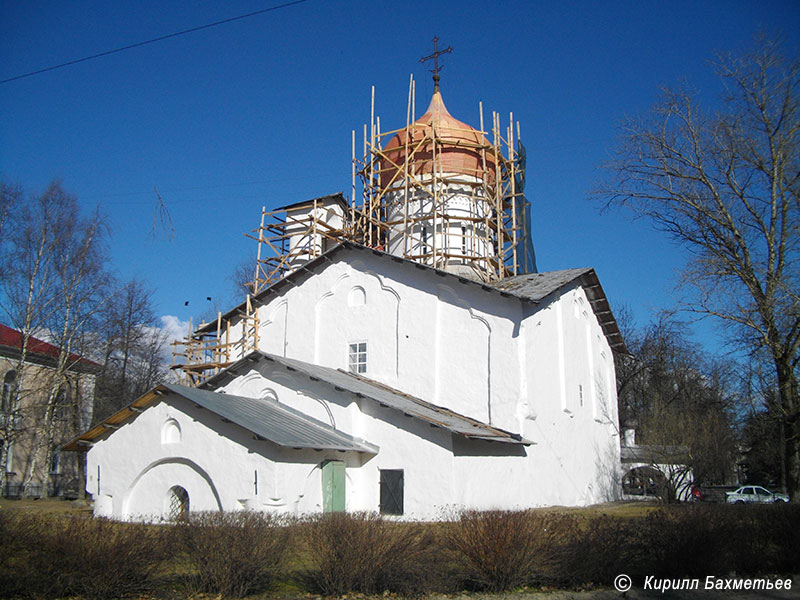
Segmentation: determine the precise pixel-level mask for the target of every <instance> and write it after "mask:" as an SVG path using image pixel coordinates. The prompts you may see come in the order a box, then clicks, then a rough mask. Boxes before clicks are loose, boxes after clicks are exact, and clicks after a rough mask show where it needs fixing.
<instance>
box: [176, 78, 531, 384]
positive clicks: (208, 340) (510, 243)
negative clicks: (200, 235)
mask: <svg viewBox="0 0 800 600" xmlns="http://www.w3.org/2000/svg"><path fill="white" fill-rule="evenodd" d="M479 108H480V129H479V130H475V129H473V128H469V129H468V130H467V129H465V130H464V131H463V133H465V134H467V133H468V134H470V135H472V136H473V138H474V140H475V141H474V142H469V141H464V140H463V139H459V142H458V144H459V148H460V149H465V150H467V151H469V152H471V153H472V154H473V155H477V156H480V160H479V161H478V162H477V166H476V168H475V169H474V170H473V171H471V172H468V173H466V175H467V177H464V176H463V175H464V172H463V171H462V172H461V173H460V174H459V175H456V176H454V175H453V174H452V173H448V172H447V171H446V170H445V168H444V167H443V165H442V163H441V162H440V161H441V157H442V156H443V154H444V153H445V152H446V151H447V150H448V149H452V145H451V146H448V144H452V140H451V139H450V138H448V136H446V135H444V136H443V135H440V132H439V130H438V129H437V127H435V126H433V127H430V128H429V130H428V131H427V133H425V135H423V136H422V137H419V136H416V137H415V138H414V139H413V140H412V139H411V137H412V136H410V135H405V141H404V147H402V148H398V147H397V146H395V148H394V150H393V151H388V150H387V148H386V146H387V143H388V141H389V140H391V139H392V138H393V137H394V136H395V135H398V134H400V133H402V132H409V131H410V129H411V128H412V127H414V123H415V121H416V119H415V116H414V112H415V83H414V79H413V77H412V78H411V79H410V81H409V92H408V106H407V111H406V125H405V128H402V129H395V130H391V131H385V132H384V131H382V130H381V122H380V117H377V116H376V115H375V89H374V87H373V89H372V99H371V113H370V123H369V125H364V128H363V129H364V139H363V147H362V154H361V156H360V157H359V156H356V134H355V131H353V134H352V171H351V180H352V181H351V186H352V193H351V197H350V202H349V203H348V201H347V200H346V199H345V198H344V196H343V195H342V194H335V195H332V196H323V197H321V198H315V199H313V200H309V201H306V202H300V203H297V204H292V205H289V206H284V207H281V208H279V209H275V210H270V211H268V210H266V208H265V207H262V210H261V222H260V224H259V227H258V228H256V229H254V230H252V231H251V232H250V233H246V234H245V235H246V236H247V237H250V238H251V239H254V240H256V241H257V242H258V251H257V256H256V264H255V270H254V277H253V281H252V282H250V284H249V288H250V292H251V294H252V296H253V297H255V296H257V295H258V294H259V293H260V292H262V291H263V290H265V289H267V288H268V287H269V286H270V285H272V284H273V283H275V282H276V281H278V280H280V279H282V278H283V277H285V276H286V275H288V274H289V273H290V272H292V271H293V270H295V269H297V268H298V267H300V266H302V265H303V264H305V263H306V262H308V261H310V260H313V259H315V258H317V257H318V256H320V255H321V254H322V253H324V252H325V251H326V250H327V249H328V248H330V247H332V246H333V245H335V244H336V243H338V242H340V241H351V242H356V243H359V244H362V245H365V246H368V247H370V248H375V249H378V250H383V251H387V252H388V251H390V252H392V253H393V254H396V255H399V256H402V257H403V258H405V259H408V260H412V261H415V262H420V263H423V264H426V265H429V266H432V267H435V268H437V269H444V270H447V269H450V268H451V267H453V266H454V265H458V266H461V267H463V266H464V265H467V266H468V267H469V269H470V275H469V276H471V277H473V278H475V279H477V280H479V281H482V282H485V283H492V282H496V281H499V280H502V279H504V278H505V277H509V276H514V275H519V274H522V273H524V272H526V270H527V269H528V268H529V266H528V265H529V264H530V263H529V262H528V261H525V260H523V258H524V257H523V256H522V255H523V254H524V252H525V248H526V244H529V241H530V237H529V236H530V231H529V223H528V219H527V212H526V210H525V209H526V206H527V201H526V200H525V196H524V190H523V182H524V167H525V165H524V154H523V153H520V152H519V151H518V150H517V145H518V144H519V135H520V134H519V132H520V128H519V123H516V122H515V121H514V117H513V114H510V115H509V124H508V125H507V126H506V127H505V128H502V127H501V123H500V116H499V115H498V114H497V113H492V123H491V131H489V132H487V131H485V130H484V119H483V106H482V105H479ZM464 127H468V126H466V125H465V126H464ZM450 133H451V134H452V133H453V131H452V128H450ZM456 133H457V134H458V133H459V132H456ZM461 137H468V136H466V135H465V136H461ZM490 139H491V141H490ZM398 154H399V155H402V161H399V162H398V161H397V160H396V157H397V156H398ZM423 162H424V163H425V165H424V168H421V166H422V164H421V163H423ZM451 186H457V187H458V189H459V192H458V193H459V198H460V199H461V200H462V201H463V200H464V199H466V201H467V203H472V204H474V207H475V210H474V211H472V213H471V216H470V215H466V216H465V214H464V213H463V211H462V212H460V213H459V214H454V212H453V210H452V206H451V203H450V202H449V200H448V198H449V197H448V194H447V190H448V189H450V188H451ZM423 197H424V198H425V199H426V200H425V201H426V202H427V206H429V207H430V209H429V210H427V211H426V212H425V214H419V210H415V209H413V205H414V203H417V204H416V207H417V209H418V207H419V202H420V198H423ZM415 212H416V214H415ZM454 224H462V225H465V226H463V227H461V232H463V233H459V227H458V226H455V227H454ZM466 225H470V226H469V227H467V226H466ZM454 229H455V233H452V231H453V230H454ZM442 231H444V232H447V236H448V238H449V242H448V243H447V244H446V245H439V244H438V243H437V239H441V236H437V235H436V232H442ZM425 232H434V235H433V236H431V237H430V238H428V239H425V238H426V233H425ZM452 238H456V240H457V241H456V243H453V240H452ZM390 246H392V247H391V248H390ZM475 248H480V249H482V251H480V252H476V251H475ZM468 249H470V250H471V251H467V250H468ZM258 326H259V320H258V310H257V307H256V304H255V302H254V301H253V300H252V299H251V295H248V296H247V300H246V302H245V303H244V304H243V305H242V307H241V310H239V311H237V312H236V313H234V314H229V316H225V317H223V316H222V315H221V314H218V315H217V319H216V322H215V323H213V322H212V323H201V325H200V326H199V327H198V328H197V329H196V330H194V329H192V326H191V321H190V327H189V330H190V331H189V335H188V336H187V337H186V338H184V339H183V340H181V341H176V342H173V346H174V350H173V366H172V368H173V369H174V370H175V371H176V373H177V374H178V377H179V379H180V380H181V381H182V382H183V383H184V384H186V385H198V384H200V383H202V382H203V381H205V380H206V379H208V378H209V377H211V376H213V375H214V374H216V373H217V372H219V371H220V370H221V369H224V368H225V367H227V366H229V365H230V364H232V363H233V362H234V361H236V360H238V359H239V358H241V357H242V356H244V355H245V354H247V353H248V352H250V351H252V350H255V349H258V347H259V337H258V335H259V333H258Z"/></svg>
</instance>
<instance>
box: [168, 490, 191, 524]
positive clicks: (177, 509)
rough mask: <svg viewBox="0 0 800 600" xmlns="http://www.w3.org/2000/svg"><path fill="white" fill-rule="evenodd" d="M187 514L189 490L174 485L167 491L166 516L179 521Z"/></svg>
mask: <svg viewBox="0 0 800 600" xmlns="http://www.w3.org/2000/svg"><path fill="white" fill-rule="evenodd" d="M188 516H189V492H187V491H186V490H185V489H184V488H182V487H181V486H179V485H174V486H172V487H171V488H170V489H169V492H167V518H168V519H169V520H171V521H179V520H181V519H185V518H187V517H188Z"/></svg>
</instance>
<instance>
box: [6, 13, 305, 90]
mask: <svg viewBox="0 0 800 600" xmlns="http://www.w3.org/2000/svg"><path fill="white" fill-rule="evenodd" d="M304 2H308V0H294V1H293V2H286V3H284V4H279V5H278V6H272V7H270V8H263V9H261V10H257V11H255V12H251V13H247V14H246V15H239V16H238V17H231V18H229V19H223V20H222V21H216V22H214V23H208V24H206V25H200V26H198V27H192V28H191V29H185V30H183V31H178V32H176V33H170V34H167V35H162V36H161V37H157V38H153V39H152V40H146V41H144V42H137V43H135V44H129V45H127V46H122V47H121V48H115V49H114V50H107V51H105V52H100V53H99V54H92V55H91V56H85V57H84V58H78V59H75V60H71V61H69V62H65V63H61V64H60V65H54V66H52V67H46V68H44V69H39V70H38V71H31V72H30V73H25V74H23V75H16V76H14V77H9V78H8V79H3V80H2V81H0V85H2V84H4V83H8V82H10V81H16V80H17V79H24V78H25V77H31V76H33V75H39V74H40V73H46V72H47V71H55V70H56V69H62V68H64V67H69V66H70V65H75V64H78V63H82V62H86V61H87V60H92V59H95V58H100V57H101V56H108V55H109V54H116V53H117V52H122V51H123V50H130V49H131V48H138V47H140V46H146V45H148V44H154V43H156V42H160V41H162V40H167V39H169V38H174V37H178V36H179V35H186V34H187V33H194V32H195V31H200V30H201V29H208V28H209V27H216V26H217V25H223V24H225V23H230V22H232V21H239V20H241V19H247V18H248V17H254V16H256V15H261V14H264V13H268V12H272V11H274V10H279V9H281V8H288V7H290V6H295V5H297V4H303V3H304Z"/></svg>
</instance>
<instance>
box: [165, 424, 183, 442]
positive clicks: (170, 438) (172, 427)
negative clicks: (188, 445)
mask: <svg viewBox="0 0 800 600" xmlns="http://www.w3.org/2000/svg"><path fill="white" fill-rule="evenodd" d="M180 442H181V426H180V425H179V424H178V422H177V421H176V420H175V419H167V421H166V422H165V423H164V426H163V427H162V428H161V443H162V444H180Z"/></svg>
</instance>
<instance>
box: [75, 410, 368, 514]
mask: <svg viewBox="0 0 800 600" xmlns="http://www.w3.org/2000/svg"><path fill="white" fill-rule="evenodd" d="M169 420H174V421H176V422H177V423H178V424H179V426H180V428H181V441H180V442H179V443H162V437H161V432H162V428H163V426H164V424H165V423H166V422H167V421H169ZM328 459H336V460H344V461H345V462H346V463H348V464H350V463H358V462H359V460H360V459H358V457H353V456H350V454H349V453H339V452H314V451H313V450H294V449H284V448H280V447H278V446H275V445H274V444H272V443H270V442H267V441H257V440H254V439H253V437H252V435H251V434H249V433H248V432H246V431H245V430H243V429H242V428H240V427H238V426H236V425H234V424H232V423H226V422H224V421H222V419H220V418H219V417H217V416H216V415H213V414H211V413H209V411H206V410H203V409H200V408H197V407H196V406H195V405H193V404H191V403H189V402H188V401H186V400H184V399H182V398H179V397H175V396H168V397H166V399H165V400H164V401H162V402H160V403H158V404H156V405H154V406H152V407H150V408H148V409H147V410H146V411H144V412H143V413H142V414H141V415H139V416H138V417H137V418H136V419H135V420H133V421H130V422H128V423H127V424H126V425H124V426H122V427H121V428H120V429H119V430H117V431H115V432H114V433H113V434H112V435H111V436H110V437H108V438H107V439H105V440H103V441H100V442H98V443H96V444H95V445H94V446H93V447H92V448H91V449H90V450H89V452H88V456H87V473H88V477H87V485H86V489H87V491H88V492H89V493H91V494H92V495H93V497H94V498H95V500H96V502H95V513H96V514H98V515H104V516H111V517H115V518H120V519H146V520H152V519H159V518H163V517H165V516H167V515H166V508H167V504H166V499H167V497H168V494H169V490H170V488H172V487H173V486H175V485H180V486H182V487H183V488H185V489H186V490H187V492H188V493H189V499H190V509H191V510H192V511H199V510H221V509H222V510H240V509H242V508H249V509H253V510H262V511H276V512H290V513H307V512H318V511H320V510H321V507H322V492H321V478H320V464H321V463H322V462H323V461H324V460H328ZM98 474H99V480H98ZM256 479H257V481H258V484H257V486H256Z"/></svg>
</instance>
